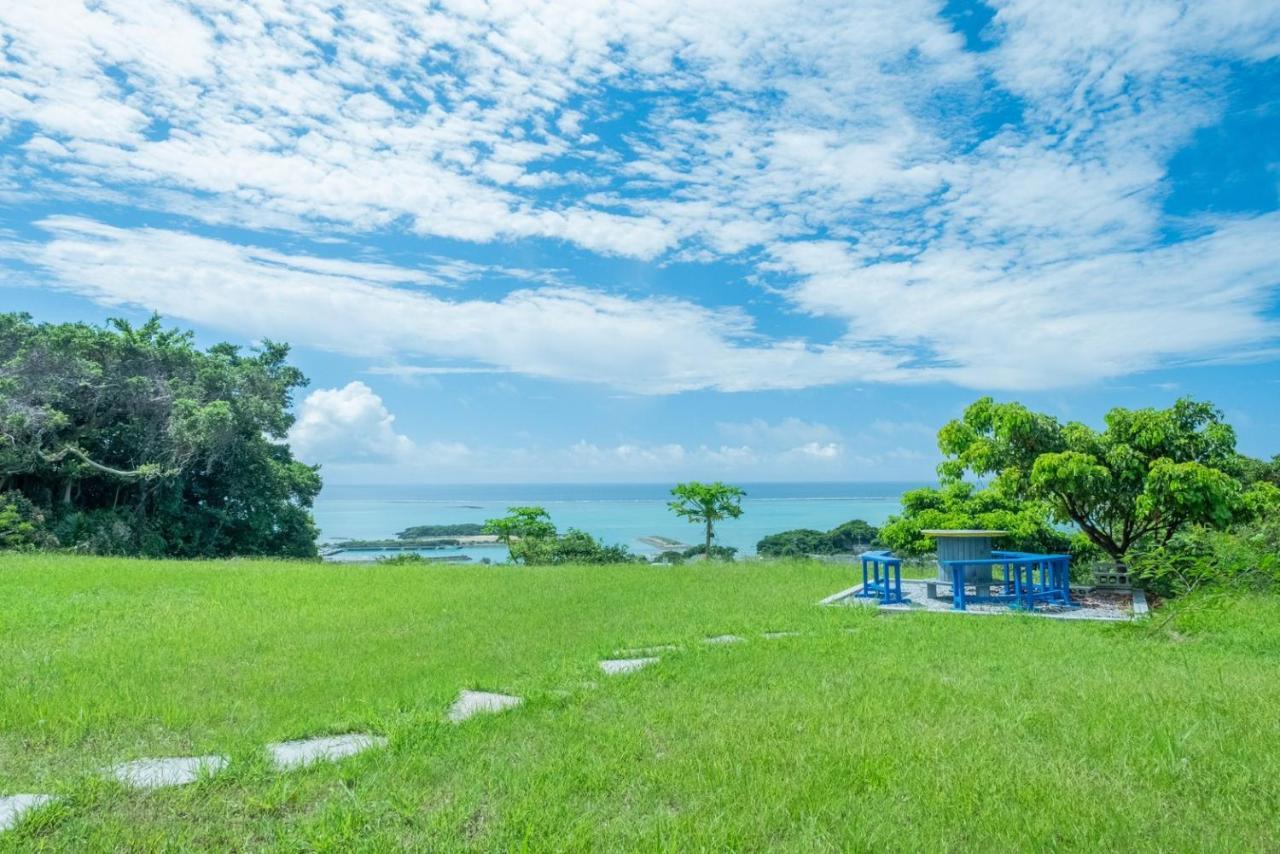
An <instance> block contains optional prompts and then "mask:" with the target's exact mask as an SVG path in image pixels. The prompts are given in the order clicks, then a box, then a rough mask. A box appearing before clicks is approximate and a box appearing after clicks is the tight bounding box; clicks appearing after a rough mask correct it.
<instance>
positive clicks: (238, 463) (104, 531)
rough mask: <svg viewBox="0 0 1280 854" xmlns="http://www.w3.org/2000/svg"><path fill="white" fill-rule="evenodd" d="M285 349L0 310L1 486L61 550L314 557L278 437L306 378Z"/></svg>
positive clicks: (306, 480) (303, 472) (316, 479)
mask: <svg viewBox="0 0 1280 854" xmlns="http://www.w3.org/2000/svg"><path fill="white" fill-rule="evenodd" d="M288 352H289V349H288V347H287V346H286V345H283V344H276V343H273V342H270V341H268V342H264V343H263V344H262V345H261V347H259V348H258V349H256V350H255V351H253V352H250V353H245V352H242V351H241V350H240V349H239V348H237V347H235V346H233V345H231V344H217V345H215V346H213V347H211V348H209V349H208V350H200V349H198V348H196V346H195V345H194V343H193V340H192V335H191V333H189V332H183V331H179V330H175V329H165V328H164V327H163V326H162V325H161V323H160V320H159V319H158V318H155V317H153V318H151V320H149V321H147V322H146V323H144V324H142V325H141V326H137V327H135V326H132V325H130V324H129V323H127V322H125V321H122V320H113V321H111V322H110V323H109V324H108V325H107V326H106V327H94V326H89V325H87V324H82V323H63V324H36V323H34V322H32V320H31V318H30V317H29V316H28V315H25V314H0V491H4V490H8V491H12V492H17V493H19V494H20V495H21V496H23V498H24V499H25V500H26V501H27V502H29V503H30V505H31V506H32V507H33V508H34V509H35V510H36V511H38V515H39V516H40V517H41V524H42V526H44V527H45V529H46V533H47V534H48V536H49V537H50V538H52V539H54V540H56V542H57V543H58V544H60V545H61V546H64V547H72V548H77V549H81V550H86V551H93V552H103V553H113V554H144V555H155V556H160V555H171V556H178V557H219V556H226V555H289V556H296V557H308V556H314V555H315V553H316V547H315V535H316V529H315V525H314V523H313V522H312V518H311V512H310V508H311V504H312V501H313V499H314V498H315V496H316V494H317V493H318V492H319V490H320V476H319V470H318V468H317V467H314V466H308V465H304V464H302V463H300V462H298V461H296V460H295V459H294V458H293V455H292V454H291V452H290V450H289V446H288V445H287V444H285V442H284V439H285V436H286V433H287V431H288V429H289V427H290V425H291V424H292V423H293V416H292V414H291V413H290V405H291V402H292V399H291V398H292V393H293V391H294V390H295V389H297V388H300V387H302V386H304V385H306V378H305V377H304V376H303V375H302V373H301V372H300V371H298V369H297V368H294V367H292V366H290V365H289V364H288V363H287V362H286V358H287V356H288Z"/></svg>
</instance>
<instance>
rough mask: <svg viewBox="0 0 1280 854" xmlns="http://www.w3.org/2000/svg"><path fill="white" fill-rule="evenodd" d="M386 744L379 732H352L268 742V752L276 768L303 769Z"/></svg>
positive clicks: (283, 769)
mask: <svg viewBox="0 0 1280 854" xmlns="http://www.w3.org/2000/svg"><path fill="white" fill-rule="evenodd" d="M386 746H387V740H386V739H385V738H383V737H382V736H380V735H368V734H367V733H359V732H351V733H347V734H345V735H325V736H319V737H317V738H300V739H297V740H295V741H281V742H277V743H276V744H268V745H267V752H268V753H270V754H271V761H272V763H273V764H274V765H275V766H276V768H278V769H279V770H281V771H288V770H290V769H292V768H304V767H306V766H307V765H311V764H313V763H315V762H336V761H337V760H339V759H345V758H346V757H348V756H355V755H356V754H357V753H362V752H364V751H366V750H369V749H371V748H374V747H386Z"/></svg>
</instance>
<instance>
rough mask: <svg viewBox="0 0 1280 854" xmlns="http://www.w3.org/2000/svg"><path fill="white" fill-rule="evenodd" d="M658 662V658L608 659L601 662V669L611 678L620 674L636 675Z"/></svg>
mask: <svg viewBox="0 0 1280 854" xmlns="http://www.w3.org/2000/svg"><path fill="white" fill-rule="evenodd" d="M657 661H658V659H657V658H653V657H649V658H606V659H605V660H604V661H601V662H600V669H601V670H603V671H604V672H605V673H608V674H609V675H610V676H616V675H618V674H619V673H634V672H635V671H637V670H639V669H640V668H642V667H648V666H649V665H650V664H654V663H656V662H657Z"/></svg>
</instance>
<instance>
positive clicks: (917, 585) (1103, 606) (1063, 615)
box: [824, 579, 1135, 622]
mask: <svg viewBox="0 0 1280 854" xmlns="http://www.w3.org/2000/svg"><path fill="white" fill-rule="evenodd" d="M861 589H862V585H858V586H857V587H853V588H851V589H849V590H846V591H841V593H840V594H838V595H839V596H840V598H838V599H835V598H832V597H828V599H830V600H831V601H830V602H828V604H832V605H861V606H864V607H870V608H879V609H880V610H881V611H942V612H945V613H948V614H978V615H987V616H991V615H997V614H1005V615H1007V614H1031V615H1033V616H1036V617H1048V618H1050V619H1056V620H1098V621H1103V622H1117V621H1122V620H1132V619H1133V618H1134V610H1135V609H1134V600H1133V595H1132V594H1131V593H1129V592H1119V591H1115V592H1112V591H1093V592H1092V593H1089V594H1085V595H1083V596H1082V595H1078V594H1076V593H1074V592H1073V593H1072V599H1073V600H1074V601H1075V602H1076V603H1077V604H1079V605H1081V606H1082V607H1079V608H1062V607H1059V606H1047V605H1040V606H1037V607H1036V610H1035V611H1034V612H1028V611H1015V610H1014V609H1012V608H1010V607H1009V606H1008V605H1005V604H1002V603H998V602H973V603H969V605H968V608H967V609H966V610H964V611H954V610H952V608H951V596H950V595H948V594H943V595H942V596H941V597H940V598H938V599H930V598H929V595H928V589H927V588H926V586H925V582H923V581H916V580H914V579H913V580H907V579H903V581H902V593H903V595H904V596H906V597H907V598H908V599H910V600H911V601H910V603H908V604H905V605H880V604H878V603H877V602H876V600H874V599H858V598H855V597H854V594H855V593H857V592H858V591H860V590H861ZM946 589H947V588H946V587H945V586H943V587H941V588H940V592H941V590H946ZM824 601H825V600H824Z"/></svg>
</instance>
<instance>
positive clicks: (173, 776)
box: [111, 756, 227, 789]
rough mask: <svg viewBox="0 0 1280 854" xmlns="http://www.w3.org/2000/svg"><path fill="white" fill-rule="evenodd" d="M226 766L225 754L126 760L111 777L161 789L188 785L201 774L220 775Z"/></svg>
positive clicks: (114, 770)
mask: <svg viewBox="0 0 1280 854" xmlns="http://www.w3.org/2000/svg"><path fill="white" fill-rule="evenodd" d="M226 767H227V757H225V756H173V757H168V758H163V759H135V760H134V761H132V762H122V763H120V764H119V765H116V766H115V767H113V768H112V769H111V776H112V777H115V778H116V779H117V780H119V781H120V782H121V783H124V784H125V785H126V786H132V787H133V788H135V789H159V788H161V787H164V786H185V785H187V784H188V783H194V782H195V781H196V780H198V779H200V775H201V774H216V773H218V772H219V771H221V770H222V769H223V768H226Z"/></svg>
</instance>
